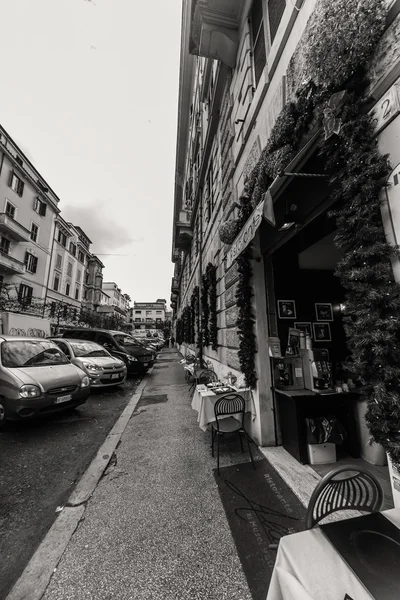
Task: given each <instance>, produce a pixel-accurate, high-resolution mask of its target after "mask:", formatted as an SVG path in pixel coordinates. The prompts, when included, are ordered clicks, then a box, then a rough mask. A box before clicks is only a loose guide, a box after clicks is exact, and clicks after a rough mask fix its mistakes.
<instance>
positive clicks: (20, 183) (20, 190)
mask: <svg viewBox="0 0 400 600" xmlns="http://www.w3.org/2000/svg"><path fill="white" fill-rule="evenodd" d="M24 185H25V184H24V182H23V181H21V179H19V181H18V190H17V194H18V196H22V194H23V193H24Z"/></svg>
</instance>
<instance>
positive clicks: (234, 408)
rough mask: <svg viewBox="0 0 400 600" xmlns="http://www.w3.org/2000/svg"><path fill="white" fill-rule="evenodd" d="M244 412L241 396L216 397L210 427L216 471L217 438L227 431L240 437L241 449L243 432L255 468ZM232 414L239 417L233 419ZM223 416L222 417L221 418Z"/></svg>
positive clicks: (231, 394) (232, 394)
mask: <svg viewBox="0 0 400 600" xmlns="http://www.w3.org/2000/svg"><path fill="white" fill-rule="evenodd" d="M244 413H245V401H244V398H243V396H241V395H240V394H235V393H228V394H224V395H223V396H221V398H218V400H217V401H216V403H215V405H214V415H215V421H214V422H213V423H212V427H211V452H212V455H213V456H214V441H215V438H217V472H218V475H219V474H220V473H219V438H220V437H221V436H223V435H225V434H227V433H237V434H238V435H239V439H240V446H241V448H242V452H244V450H243V442H242V438H241V435H240V434H241V433H244V435H245V437H246V441H247V447H248V449H249V454H250V459H251V463H252V465H253V468H254V469H255V468H256V465H255V463H254V459H253V454H252V452H251V447H250V441H251V440H250V438H249V435H248V434H247V432H246V430H245V428H244ZM234 415H236V416H239V417H240V419H235V417H234ZM221 417H223V418H221Z"/></svg>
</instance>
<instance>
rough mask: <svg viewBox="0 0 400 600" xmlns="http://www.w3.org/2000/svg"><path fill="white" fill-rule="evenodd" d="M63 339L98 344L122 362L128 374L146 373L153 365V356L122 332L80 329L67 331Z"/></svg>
mask: <svg viewBox="0 0 400 600" xmlns="http://www.w3.org/2000/svg"><path fill="white" fill-rule="evenodd" d="M63 337H64V338H74V339H79V340H90V341H92V342H96V343H97V344H100V346H103V348H105V349H106V350H108V352H109V353H110V354H112V356H115V357H116V358H119V359H120V360H123V361H124V363H125V364H126V367H127V369H128V373H129V374H142V373H146V372H147V371H148V369H150V367H152V366H153V364H154V357H153V354H152V353H151V352H149V351H148V350H146V348H143V346H141V345H140V344H138V343H137V342H136V340H134V338H133V337H132V336H131V335H129V334H127V333H123V332H122V331H112V330H109V329H91V328H84V327H82V328H80V329H69V330H68V331H66V332H65V333H64V334H63Z"/></svg>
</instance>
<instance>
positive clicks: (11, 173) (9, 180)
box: [8, 170, 14, 187]
mask: <svg viewBox="0 0 400 600" xmlns="http://www.w3.org/2000/svg"><path fill="white" fill-rule="evenodd" d="M13 175H14V171H12V170H11V171H10V174H9V176H8V187H11V184H12V180H13Z"/></svg>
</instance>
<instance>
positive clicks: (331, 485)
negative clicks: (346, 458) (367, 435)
mask: <svg viewBox="0 0 400 600" xmlns="http://www.w3.org/2000/svg"><path fill="white" fill-rule="evenodd" d="M382 504H383V490H382V487H381V484H380V483H379V481H378V479H377V478H376V477H375V475H373V474H372V473H370V472H369V471H368V469H365V468H364V467H361V466H355V465H347V466H341V467H337V468H336V469H333V470H332V471H330V472H329V473H327V474H326V475H325V476H324V477H323V478H322V479H321V480H320V481H319V482H318V485H317V486H316V488H315V490H314V491H313V493H312V495H311V498H310V502H309V504H308V509H307V517H306V529H311V528H312V527H314V526H315V525H317V524H318V523H319V522H320V521H322V519H325V517H327V516H328V515H331V514H332V513H334V512H337V511H340V510H359V511H361V512H363V511H364V512H379V511H380V510H381V508H382Z"/></svg>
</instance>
